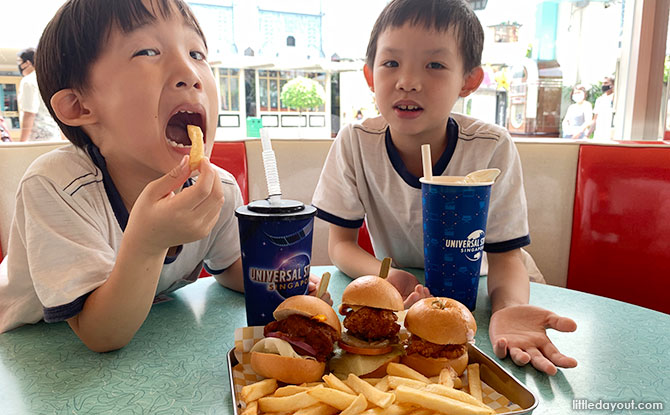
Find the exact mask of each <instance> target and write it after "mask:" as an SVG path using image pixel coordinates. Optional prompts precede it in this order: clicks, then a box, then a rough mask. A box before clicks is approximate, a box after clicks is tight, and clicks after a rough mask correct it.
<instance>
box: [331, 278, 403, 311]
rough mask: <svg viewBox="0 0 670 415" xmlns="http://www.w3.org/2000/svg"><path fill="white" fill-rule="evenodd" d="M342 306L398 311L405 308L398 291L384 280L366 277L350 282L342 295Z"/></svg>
mask: <svg viewBox="0 0 670 415" xmlns="http://www.w3.org/2000/svg"><path fill="white" fill-rule="evenodd" d="M342 304H346V305H358V306H366V307H374V308H381V309H383V310H392V311H400V310H404V309H405V306H404V304H403V302H402V297H401V296H400V293H399V292H398V290H397V289H396V288H395V287H394V286H393V285H392V284H391V283H390V282H388V281H386V280H385V279H384V278H379V277H378V276H376V275H366V276H364V277H358V278H356V279H355V280H353V281H351V282H350V283H349V285H347V287H346V288H345V289H344V292H343V293H342Z"/></svg>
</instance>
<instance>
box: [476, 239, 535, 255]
mask: <svg viewBox="0 0 670 415" xmlns="http://www.w3.org/2000/svg"><path fill="white" fill-rule="evenodd" d="M526 245H530V235H526V236H522V237H520V238H516V239H511V240H509V241H503V242H495V243H491V244H490V243H486V242H484V251H486V252H492V253H501V252H507V251H511V250H513V249H517V248H523V247H524V246H526Z"/></svg>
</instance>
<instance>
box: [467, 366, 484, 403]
mask: <svg viewBox="0 0 670 415" xmlns="http://www.w3.org/2000/svg"><path fill="white" fill-rule="evenodd" d="M468 388H469V389H470V395H472V396H473V397H474V398H475V399H477V400H478V401H479V402H482V381H481V380H480V379H479V363H472V364H469V365H468Z"/></svg>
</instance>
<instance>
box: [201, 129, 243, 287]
mask: <svg viewBox="0 0 670 415" xmlns="http://www.w3.org/2000/svg"><path fill="white" fill-rule="evenodd" d="M209 159H210V161H211V162H212V163H214V164H215V165H217V166H219V167H221V168H222V169H224V170H226V171H228V172H229V173H230V174H232V175H233V176H235V180H237V184H238V185H239V186H240V190H241V191H242V198H243V199H244V203H245V204H246V203H249V181H248V169H247V150H246V147H245V146H244V142H243V141H237V142H215V143H214V149H213V150H212V155H211V156H210V158H209ZM202 277H209V273H208V272H207V271H205V269H204V268H203V270H202V271H201V272H200V278H202Z"/></svg>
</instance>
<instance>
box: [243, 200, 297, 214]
mask: <svg viewBox="0 0 670 415" xmlns="http://www.w3.org/2000/svg"><path fill="white" fill-rule="evenodd" d="M247 208H248V209H249V210H250V211H252V212H256V213H279V214H282V213H295V212H300V211H302V210H304V209H305V204H304V203H302V202H301V201H299V200H290V199H280V200H279V201H278V203H272V204H271V203H270V200H269V199H261V200H254V201H253V202H251V203H249V204H248V205H247Z"/></svg>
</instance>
